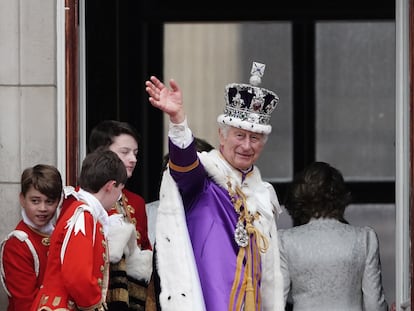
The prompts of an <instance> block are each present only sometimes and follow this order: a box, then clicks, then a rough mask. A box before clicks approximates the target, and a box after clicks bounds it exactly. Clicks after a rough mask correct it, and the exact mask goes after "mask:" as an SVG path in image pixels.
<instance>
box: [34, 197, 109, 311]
mask: <svg viewBox="0 0 414 311" xmlns="http://www.w3.org/2000/svg"><path fill="white" fill-rule="evenodd" d="M101 208H102V207H101ZM100 213H101V214H100V215H101V216H102V215H103V214H104V215H106V216H105V217H106V218H107V217H108V216H107V214H106V211H105V210H103V208H102V211H100ZM100 215H99V213H97V212H96V210H93V208H91V207H89V206H86V205H85V203H83V202H81V201H76V202H74V203H73V204H71V205H70V206H69V207H68V208H67V210H66V211H65V213H64V214H63V215H62V218H61V219H60V221H59V222H58V223H57V225H56V228H55V230H54V232H53V234H52V237H51V241H50V245H51V246H50V252H49V258H48V263H47V270H46V273H45V277H44V281H43V285H42V287H41V289H40V291H39V293H38V294H37V296H36V300H35V302H34V304H33V307H32V311H33V310H94V309H99V308H102V305H103V303H104V301H105V297H106V290H107V285H108V284H107V283H108V282H107V281H108V267H109V262H108V250H107V242H106V237H105V234H104V226H103V222H102V219H104V218H102V217H100Z"/></svg>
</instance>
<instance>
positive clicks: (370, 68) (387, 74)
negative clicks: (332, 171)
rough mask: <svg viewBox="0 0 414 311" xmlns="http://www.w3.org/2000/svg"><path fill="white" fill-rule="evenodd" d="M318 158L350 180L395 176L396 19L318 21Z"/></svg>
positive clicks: (380, 178) (379, 178) (385, 178)
mask: <svg viewBox="0 0 414 311" xmlns="http://www.w3.org/2000/svg"><path fill="white" fill-rule="evenodd" d="M316 103H317V104H316V158H317V159H318V160H320V161H326V162H329V163H331V164H332V165H334V166H336V167H338V168H339V169H340V170H341V171H342V173H343V174H344V176H345V178H346V179H347V180H359V181H362V180H371V181H372V180H393V179H394V177H395V172H394V171H395V165H394V163H395V161H394V157H395V150H394V135H395V129H394V125H395V121H394V117H395V109H394V108H395V107H394V106H395V23H393V22H354V23H351V22H337V23H335V22H329V23H328V22H323V23H318V24H317V26H316Z"/></svg>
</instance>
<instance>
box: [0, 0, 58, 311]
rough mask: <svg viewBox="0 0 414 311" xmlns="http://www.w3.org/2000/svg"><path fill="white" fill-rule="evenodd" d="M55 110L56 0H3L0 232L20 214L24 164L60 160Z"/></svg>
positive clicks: (2, 300)
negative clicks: (57, 151)
mask: <svg viewBox="0 0 414 311" xmlns="http://www.w3.org/2000/svg"><path fill="white" fill-rule="evenodd" d="M56 111H57V110H56V0H30V1H27V0H0V202H2V204H1V207H0V208H1V212H0V238H4V236H5V235H6V234H7V233H8V232H9V231H11V230H12V229H14V227H15V226H16V224H17V222H18V221H19V220H20V207H19V204H18V192H19V189H20V184H19V183H20V174H21V172H22V171H23V169H25V168H26V167H29V166H33V165H35V164H38V163H46V164H51V165H56V161H57V160H56V159H57V155H56V149H57V148H56V145H57V143H56V139H57V137H56V132H57V131H56V128H57V127H56ZM6 309H7V297H6V295H5V293H4V290H3V289H0V311H5V310H6Z"/></svg>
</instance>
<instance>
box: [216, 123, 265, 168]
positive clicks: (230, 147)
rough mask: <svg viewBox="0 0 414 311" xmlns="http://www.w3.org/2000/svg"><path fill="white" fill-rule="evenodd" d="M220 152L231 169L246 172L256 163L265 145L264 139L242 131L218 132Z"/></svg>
mask: <svg viewBox="0 0 414 311" xmlns="http://www.w3.org/2000/svg"><path fill="white" fill-rule="evenodd" d="M219 136H220V137H219V139H220V151H221V153H222V155H223V157H224V158H225V159H226V160H227V162H229V163H230V164H231V165H232V166H233V167H235V168H237V169H239V170H243V171H244V170H247V169H249V168H251V167H252V165H253V164H254V163H255V162H256V161H257V159H258V158H259V156H260V154H261V153H262V151H263V147H264V145H265V137H264V135H263V134H258V133H254V132H250V131H246V130H243V129H239V128H235V127H229V128H228V130H227V131H222V130H220V132H219Z"/></svg>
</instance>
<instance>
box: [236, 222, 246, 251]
mask: <svg viewBox="0 0 414 311" xmlns="http://www.w3.org/2000/svg"><path fill="white" fill-rule="evenodd" d="M234 240H235V241H236V243H237V245H238V246H240V247H246V246H247V245H249V235H248V234H247V230H246V228H244V225H243V222H241V221H238V222H237V225H236V230H234Z"/></svg>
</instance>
